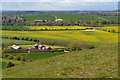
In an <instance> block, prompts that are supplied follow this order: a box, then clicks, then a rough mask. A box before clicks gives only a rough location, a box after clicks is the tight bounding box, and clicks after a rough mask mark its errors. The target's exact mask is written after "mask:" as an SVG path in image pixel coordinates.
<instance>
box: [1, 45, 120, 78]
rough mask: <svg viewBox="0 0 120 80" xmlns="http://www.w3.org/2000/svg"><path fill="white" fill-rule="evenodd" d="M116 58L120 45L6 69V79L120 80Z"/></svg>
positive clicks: (4, 73)
mask: <svg viewBox="0 0 120 80" xmlns="http://www.w3.org/2000/svg"><path fill="white" fill-rule="evenodd" d="M50 54H52V53H50ZM117 55H118V45H111V46H108V47H103V48H96V49H89V50H87V49H86V50H81V51H75V52H70V53H67V54H63V55H59V56H55V57H51V58H46V59H41V60H36V61H34V62H30V63H26V64H22V65H18V66H15V67H11V68H8V69H4V70H3V71H2V72H3V78H117V77H118V76H117V74H118V63H117V62H118V61H117V60H118V59H117V58H118V56H117Z"/></svg>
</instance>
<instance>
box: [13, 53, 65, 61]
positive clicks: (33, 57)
mask: <svg viewBox="0 0 120 80" xmlns="http://www.w3.org/2000/svg"><path fill="white" fill-rule="evenodd" d="M61 54H65V53H64V52H52V53H50V52H43V53H13V54H11V55H13V56H16V55H22V56H25V57H27V58H28V59H30V60H37V59H43V58H49V57H53V56H57V55H61Z"/></svg>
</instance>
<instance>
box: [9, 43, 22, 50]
mask: <svg viewBox="0 0 120 80" xmlns="http://www.w3.org/2000/svg"><path fill="white" fill-rule="evenodd" d="M11 48H12V49H15V50H17V49H20V46H16V45H15V44H13V45H12V46H11Z"/></svg>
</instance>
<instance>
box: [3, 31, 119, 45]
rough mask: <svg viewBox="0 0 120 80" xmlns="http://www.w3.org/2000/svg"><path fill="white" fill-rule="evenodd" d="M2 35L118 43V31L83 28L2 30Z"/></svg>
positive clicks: (96, 43)
mask: <svg viewBox="0 0 120 80" xmlns="http://www.w3.org/2000/svg"><path fill="white" fill-rule="evenodd" d="M2 33H3V34H2V35H3V36H7V37H15V36H16V37H20V38H22V37H24V38H25V37H28V38H32V39H39V40H56V41H66V42H67V41H68V42H79V43H94V44H95V45H97V46H98V45H99V44H113V43H118V33H110V32H105V31H100V30H97V31H91V32H86V31H84V30H75V31H2Z"/></svg>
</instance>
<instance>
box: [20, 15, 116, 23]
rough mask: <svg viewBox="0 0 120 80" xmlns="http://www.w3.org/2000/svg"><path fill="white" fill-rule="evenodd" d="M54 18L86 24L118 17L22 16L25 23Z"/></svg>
mask: <svg viewBox="0 0 120 80" xmlns="http://www.w3.org/2000/svg"><path fill="white" fill-rule="evenodd" d="M54 16H57V18H60V19H63V21H64V22H72V21H73V22H88V21H90V22H91V21H100V22H101V21H105V20H106V21H118V16H102V15H93V14H88V15H83V14H41V15H23V16H20V17H24V18H26V19H27V22H33V21H34V20H55V18H54Z"/></svg>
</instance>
